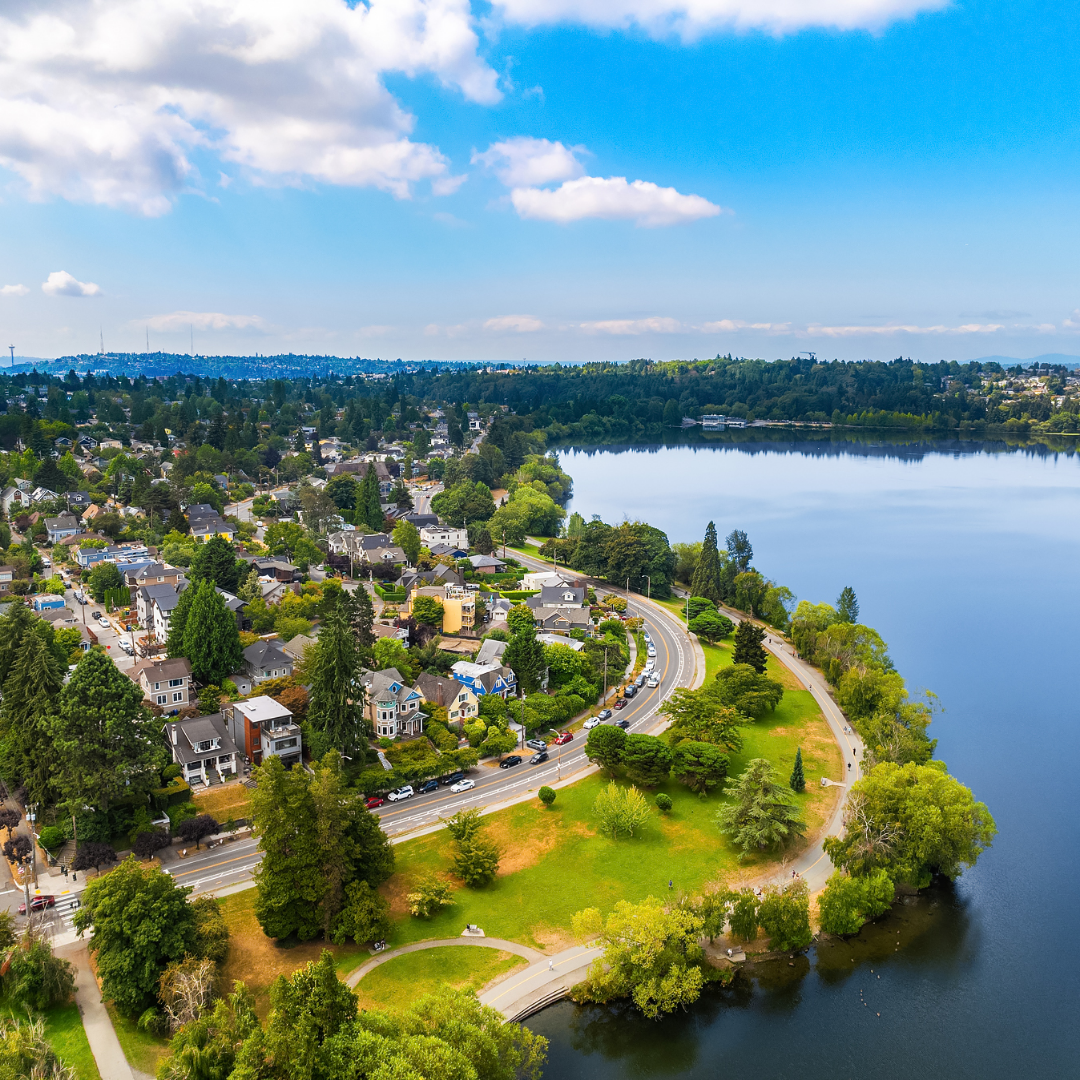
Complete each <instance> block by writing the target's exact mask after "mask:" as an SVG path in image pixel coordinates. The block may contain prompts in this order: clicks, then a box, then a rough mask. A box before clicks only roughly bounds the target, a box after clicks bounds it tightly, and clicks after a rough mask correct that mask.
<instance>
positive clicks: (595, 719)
mask: <svg viewBox="0 0 1080 1080" xmlns="http://www.w3.org/2000/svg"><path fill="white" fill-rule="evenodd" d="M603 722H604V721H603V720H601V719H600V717H599V716H590V717H589V719H588V720H586V721H585V723H584V724H582V725H581V726H582V727H583V728H584V729H585V730H586V731H592V729H593V728H594V727H599V725H600V724H602V723H603Z"/></svg>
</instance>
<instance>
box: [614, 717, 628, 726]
mask: <svg viewBox="0 0 1080 1080" xmlns="http://www.w3.org/2000/svg"><path fill="white" fill-rule="evenodd" d="M615 726H616V727H621V728H628V727H629V726H630V721H629V720H627V719H626V717H625V716H620V717H619V718H618V720H616V721H615Z"/></svg>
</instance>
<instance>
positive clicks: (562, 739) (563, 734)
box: [555, 731, 574, 746]
mask: <svg viewBox="0 0 1080 1080" xmlns="http://www.w3.org/2000/svg"><path fill="white" fill-rule="evenodd" d="M573 737H574V733H573V732H572V731H560V732H559V734H558V737H557V738H556V739H555V745H556V746H563V745H565V744H566V743H568V742H570V740H571V739H573Z"/></svg>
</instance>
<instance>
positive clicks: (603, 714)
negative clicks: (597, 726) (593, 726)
mask: <svg viewBox="0 0 1080 1080" xmlns="http://www.w3.org/2000/svg"><path fill="white" fill-rule="evenodd" d="M596 718H597V719H598V720H610V719H611V710H610V709H601V710H600V711H599V712H598V713H597V714H596Z"/></svg>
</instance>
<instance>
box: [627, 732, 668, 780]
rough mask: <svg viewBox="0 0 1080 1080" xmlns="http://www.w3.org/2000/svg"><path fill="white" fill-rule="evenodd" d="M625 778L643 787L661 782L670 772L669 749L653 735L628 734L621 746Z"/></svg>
mask: <svg viewBox="0 0 1080 1080" xmlns="http://www.w3.org/2000/svg"><path fill="white" fill-rule="evenodd" d="M623 765H624V767H625V768H626V775H627V778H628V779H630V780H632V781H633V782H634V783H635V784H641V785H642V786H643V787H656V786H657V785H658V784H662V783H663V782H664V781H665V780H666V779H667V778H668V774H669V773H670V772H671V750H670V748H669V747H668V745H667V743H665V742H664V741H663V740H662V739H659V738H657V737H656V736H655V735H628V736H627V737H626V745H625V746H624V747H623Z"/></svg>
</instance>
